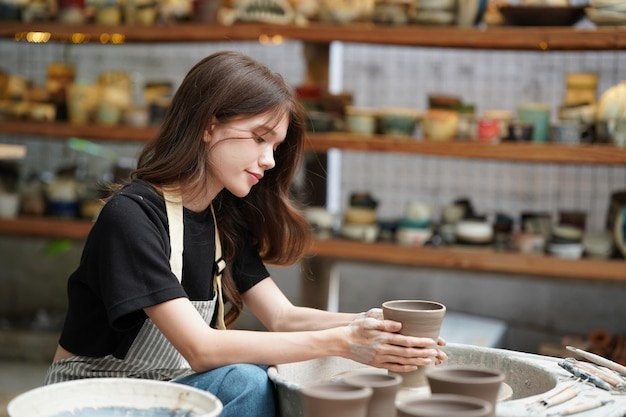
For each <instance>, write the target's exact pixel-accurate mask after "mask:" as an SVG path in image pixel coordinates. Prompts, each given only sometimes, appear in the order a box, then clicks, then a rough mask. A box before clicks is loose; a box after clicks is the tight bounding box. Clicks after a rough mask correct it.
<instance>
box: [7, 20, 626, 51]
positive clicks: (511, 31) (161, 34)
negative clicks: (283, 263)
mask: <svg viewBox="0 0 626 417" xmlns="http://www.w3.org/2000/svg"><path fill="white" fill-rule="evenodd" d="M32 32H43V33H49V34H50V35H49V38H48V40H56V41H69V42H72V39H74V41H76V39H80V42H81V43H84V42H96V43H99V42H101V35H102V34H106V35H111V34H118V35H120V36H118V41H117V42H119V43H125V42H208V41H248V40H260V41H262V42H263V41H268V40H273V41H280V40H300V41H304V42H311V43H322V44H328V43H331V42H334V41H341V42H359V43H370V44H384V45H413V46H427V47H439V48H468V49H513V50H619V49H624V48H625V47H626V28H623V27H619V26H618V27H597V28H586V29H579V28H576V27H571V26H570V27H553V26H544V27H519V26H503V27H498V26H496V27H488V28H457V27H449V26H441V27H437V26H420V25H405V26H388V25H384V26H383V25H376V24H373V23H352V24H345V25H339V24H336V25H334V24H324V23H309V24H308V25H306V26H299V25H295V24H289V25H271V24H264V23H237V24H234V25H232V26H223V25H211V24H206V23H184V24H183V23H181V24H171V25H153V26H132V25H119V26H103V25H94V24H82V25H64V24H61V23H50V22H40V23H21V22H3V23H2V27H0V37H3V38H14V39H16V40H27V37H28V33H32ZM76 34H80V35H81V36H80V37H79V38H76Z"/></svg>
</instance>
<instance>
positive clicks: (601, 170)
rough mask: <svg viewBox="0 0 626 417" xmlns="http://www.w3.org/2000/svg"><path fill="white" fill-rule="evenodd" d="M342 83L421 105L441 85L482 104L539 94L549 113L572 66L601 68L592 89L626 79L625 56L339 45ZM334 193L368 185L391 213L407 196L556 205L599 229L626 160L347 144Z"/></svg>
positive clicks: (623, 178) (486, 205) (481, 204)
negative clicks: (439, 152)
mask: <svg viewBox="0 0 626 417" xmlns="http://www.w3.org/2000/svg"><path fill="white" fill-rule="evenodd" d="M344 52H345V60H344V63H343V67H344V69H343V71H344V74H343V80H344V88H345V89H346V90H349V91H353V92H354V97H355V102H356V104H357V105H361V106H375V107H384V106H411V107H417V108H418V109H425V108H426V106H427V99H428V95H429V94H435V93H442V94H450V95H455V96H458V97H461V98H462V99H463V101H464V102H469V103H474V104H475V105H476V111H477V114H481V113H482V112H484V111H486V110H492V109H504V110H510V111H515V110H516V108H517V106H518V104H519V103H522V102H527V101H540V102H546V103H549V104H550V105H551V106H552V109H553V111H552V119H553V121H555V120H556V118H557V115H556V113H557V111H558V108H559V106H560V105H561V103H562V101H563V99H564V97H565V88H566V86H565V75H566V73H568V72H588V71H590V72H596V73H598V74H599V86H598V95H600V94H601V93H602V92H603V91H605V90H606V89H607V88H609V87H610V86H612V85H614V84H617V83H618V82H620V81H621V80H622V79H626V54H624V53H623V52H617V51H601V52H556V51H555V52H549V53H546V52H526V51H515V52H513V51H483V50H478V51H475V50H457V49H437V48H413V47H387V46H375V45H361V44H350V45H346V46H345V47H344ZM342 166H343V168H342V170H341V175H342V178H341V186H340V189H341V190H342V193H343V194H342V195H341V197H340V199H341V201H342V203H343V204H344V205H345V204H346V202H347V201H349V194H350V192H352V191H361V190H369V191H371V192H372V194H374V195H375V196H376V197H377V198H379V199H380V200H381V206H380V214H381V216H383V217H397V216H400V215H402V214H403V210H404V207H405V204H406V203H407V202H409V201H423V202H427V203H429V204H432V205H433V206H434V207H435V208H441V207H443V206H445V205H447V204H450V203H451V202H452V201H453V200H454V199H455V198H457V197H462V196H465V197H469V198H471V200H472V202H473V203H474V205H475V207H476V208H477V209H478V211H479V212H481V213H485V214H493V213H495V212H505V213H509V214H511V215H513V216H515V217H516V218H517V217H518V216H519V213H520V212H521V211H523V210H537V211H547V212H550V213H553V214H554V216H555V218H556V216H557V213H558V211H560V210H583V211H586V212H587V213H588V221H587V224H588V229H589V230H593V231H597V230H602V229H603V228H604V225H605V221H606V212H607V208H608V203H609V198H610V197H609V196H610V193H611V192H612V191H614V190H617V189H626V167H624V166H597V165H587V166H583V165H572V164H565V165H557V164H533V163H522V162H499V161H483V160H465V159H458V158H437V157H429V156H414V155H397V154H373V153H365V152H349V153H344V155H343V156H342Z"/></svg>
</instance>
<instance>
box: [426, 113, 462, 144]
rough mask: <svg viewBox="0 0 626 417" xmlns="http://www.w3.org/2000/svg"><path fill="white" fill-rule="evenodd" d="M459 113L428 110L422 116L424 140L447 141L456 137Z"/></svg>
mask: <svg viewBox="0 0 626 417" xmlns="http://www.w3.org/2000/svg"><path fill="white" fill-rule="evenodd" d="M458 125H459V112H457V111H454V110H445V109H430V110H428V111H427V112H426V114H424V118H423V120H422V132H423V133H424V138H425V139H426V140H432V141H439V142H443V141H449V140H452V139H453V138H454V136H455V135H456V131H457V127H458Z"/></svg>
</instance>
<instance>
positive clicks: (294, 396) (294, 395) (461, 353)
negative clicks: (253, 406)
mask: <svg viewBox="0 0 626 417" xmlns="http://www.w3.org/2000/svg"><path fill="white" fill-rule="evenodd" d="M445 351H446V353H447V354H448V357H449V359H448V361H446V363H445V364H443V365H440V366H455V365H472V366H478V367H485V368H492V369H499V370H500V371H502V372H503V373H504V374H505V380H504V381H505V385H504V387H505V389H506V392H501V395H500V396H499V398H500V401H499V402H498V405H497V407H496V414H497V416H498V417H544V416H545V415H546V410H545V409H544V410H539V411H537V412H535V411H533V410H529V406H531V405H533V404H535V403H536V402H537V401H539V400H541V399H543V398H544V397H545V396H548V395H550V394H551V393H553V392H556V391H557V390H559V389H560V388H561V386H562V384H570V383H571V382H572V379H571V378H570V375H569V374H568V373H567V372H565V371H564V370H563V369H562V368H561V367H559V366H558V361H559V360H560V359H557V358H552V357H547V356H540V355H533V354H527V353H522V352H516V351H511V350H505V349H495V348H486V347H479V346H473V345H463V344H449V345H448V346H446V348H445ZM359 369H369V370H371V369H373V368H370V367H367V366H365V365H363V364H360V363H357V362H354V361H350V360H347V359H343V358H337V357H330V358H322V359H316V360H311V361H304V362H296V363H293V364H286V365H278V366H275V367H271V368H270V369H269V370H268V374H269V377H270V379H272V380H273V381H274V382H275V383H276V387H277V390H278V398H279V404H280V413H281V417H300V416H302V407H301V404H300V398H299V390H300V387H302V386H304V385H306V384H310V383H315V382H322V381H328V380H333V379H337V378H340V377H341V375H342V374H344V373H346V372H348V371H350V372H353V371H357V370H359ZM380 372H385V371H384V370H380ZM580 385H581V387H582V389H584V390H585V395H586V396H588V398H593V396H596V397H598V398H601V399H607V400H613V401H612V402H611V403H610V404H607V405H605V406H603V407H601V408H598V409H596V410H590V411H587V412H585V413H584V414H581V417H583V416H584V417H623V416H625V415H626V396H625V395H622V396H616V395H610V394H609V393H608V392H606V391H603V390H600V389H597V388H590V387H588V386H586V385H585V384H583V383H582V382H581V383H580ZM411 395H414V396H424V395H430V391H429V389H428V388H427V387H425V388H424V389H418V390H413V392H410V393H409V392H407V391H405V390H400V392H399V393H398V396H397V397H396V402H402V401H404V400H406V399H408V398H409V397H410V396H411Z"/></svg>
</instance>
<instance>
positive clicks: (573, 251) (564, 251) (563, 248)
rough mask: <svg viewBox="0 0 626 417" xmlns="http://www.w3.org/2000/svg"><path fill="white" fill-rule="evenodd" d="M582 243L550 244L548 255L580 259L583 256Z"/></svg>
mask: <svg viewBox="0 0 626 417" xmlns="http://www.w3.org/2000/svg"><path fill="white" fill-rule="evenodd" d="M583 251H584V247H583V245H582V243H554V242H552V243H550V244H548V253H549V254H551V255H554V256H556V257H557V258H563V259H580V258H581V257H582V255H583Z"/></svg>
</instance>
